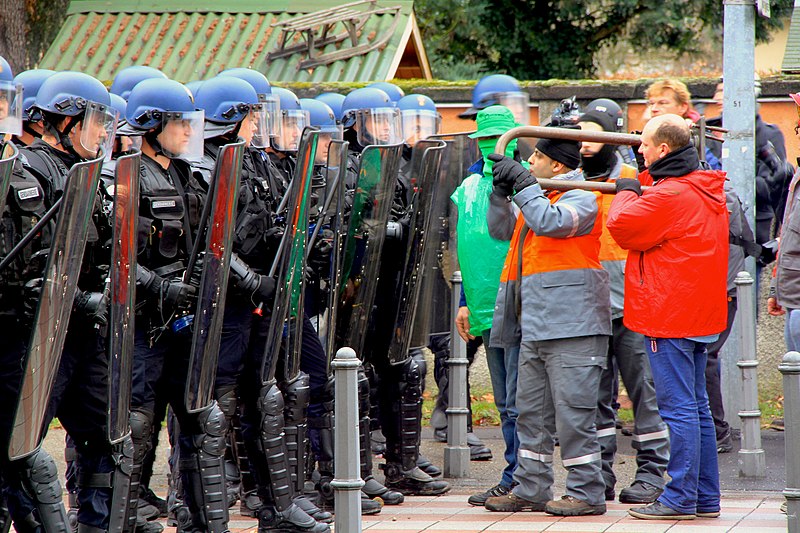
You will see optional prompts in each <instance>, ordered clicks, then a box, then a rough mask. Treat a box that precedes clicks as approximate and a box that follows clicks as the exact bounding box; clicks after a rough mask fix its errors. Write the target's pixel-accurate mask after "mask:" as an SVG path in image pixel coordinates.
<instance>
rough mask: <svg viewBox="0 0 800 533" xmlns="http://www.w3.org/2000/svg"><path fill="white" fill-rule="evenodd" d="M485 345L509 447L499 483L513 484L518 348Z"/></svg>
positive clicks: (516, 442)
mask: <svg viewBox="0 0 800 533" xmlns="http://www.w3.org/2000/svg"><path fill="white" fill-rule="evenodd" d="M491 331H492V330H491V329H487V330H486V331H484V332H483V335H482V336H483V338H484V339H489V338H491ZM484 346H486V363H487V365H488V366H489V376H490V377H491V379H492V392H493V393H494V404H495V405H496V406H497V410H498V411H499V412H500V428H501V430H502V431H503V440H504V441H505V443H506V449H505V451H504V452H503V457H505V460H506V467H505V468H504V469H503V476H502V478H501V479H500V484H501V485H503V486H505V487H509V488H510V487H511V484H512V482H513V481H514V470H516V468H517V450H518V449H519V437H518V436H517V415H518V414H519V412H518V411H517V369H518V367H519V347H516V348H511V349H508V350H504V349H503V348H489V345H488V343H484Z"/></svg>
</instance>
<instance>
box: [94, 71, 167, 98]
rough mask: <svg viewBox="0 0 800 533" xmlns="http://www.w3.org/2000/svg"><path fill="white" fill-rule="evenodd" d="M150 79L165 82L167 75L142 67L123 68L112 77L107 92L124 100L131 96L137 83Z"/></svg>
mask: <svg viewBox="0 0 800 533" xmlns="http://www.w3.org/2000/svg"><path fill="white" fill-rule="evenodd" d="M151 78H156V79H161V80H166V79H168V78H167V75H166V74H164V73H163V72H161V71H160V70H158V69H157V68H153V67H146V66H144V65H133V66H130V67H125V68H124V69H122V70H120V71H119V72H117V75H116V76H114V81H113V82H112V83H111V88H110V89H109V90H108V92H110V93H111V94H117V95H119V96H121V97H122V98H124V99H125V100H127V99H128V97H129V96H130V94H131V90H132V89H133V88H134V87H135V86H136V84H137V83H139V82H140V81H144V80H149V79H151Z"/></svg>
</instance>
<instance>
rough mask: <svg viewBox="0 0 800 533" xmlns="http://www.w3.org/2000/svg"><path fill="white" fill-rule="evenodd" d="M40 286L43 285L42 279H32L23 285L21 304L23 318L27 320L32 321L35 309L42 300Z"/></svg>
mask: <svg viewBox="0 0 800 533" xmlns="http://www.w3.org/2000/svg"><path fill="white" fill-rule="evenodd" d="M42 285H44V279H43V278H33V279H32V280H30V281H28V282H27V283H25V288H24V289H23V297H22V299H23V302H22V304H23V306H24V308H25V316H26V317H27V318H29V319H33V317H35V316H36V309H37V308H38V307H39V300H41V298H42Z"/></svg>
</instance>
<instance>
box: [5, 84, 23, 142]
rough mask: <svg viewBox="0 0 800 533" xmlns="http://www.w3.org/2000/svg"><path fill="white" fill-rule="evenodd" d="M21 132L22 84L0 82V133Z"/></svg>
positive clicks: (15, 133)
mask: <svg viewBox="0 0 800 533" xmlns="http://www.w3.org/2000/svg"><path fill="white" fill-rule="evenodd" d="M5 133H10V134H11V135H21V134H22V85H21V84H18V85H14V84H13V83H10V82H6V83H0V135H2V134H5Z"/></svg>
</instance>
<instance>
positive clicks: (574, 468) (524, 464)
mask: <svg viewBox="0 0 800 533" xmlns="http://www.w3.org/2000/svg"><path fill="white" fill-rule="evenodd" d="M490 158H494V159H493V160H494V161H496V162H495V165H494V168H493V177H494V181H493V183H494V189H493V192H492V194H491V197H490V205H489V211H488V217H487V220H488V224H489V232H490V234H491V235H492V236H493V237H494V238H496V239H511V247H510V248H509V251H508V255H507V256H506V262H505V265H504V266H503V271H502V274H501V277H500V289H499V291H498V295H497V303H496V305H495V314H494V320H493V323H492V336H491V341H490V345H491V346H499V347H504V348H510V347H512V346H519V347H520V352H519V374H518V378H517V408H518V410H519V418H518V419H517V434H518V436H519V442H520V445H519V452H518V462H517V470H516V472H515V473H514V481H516V482H517V483H518V485H517V486H516V487H515V488H514V489H513V492H511V493H510V494H508V495H506V496H498V497H495V498H489V500H487V502H486V508H487V509H489V510H490V511H521V510H532V511H546V512H548V513H550V514H555V515H561V516H577V515H592V514H603V513H605V512H606V504H605V500H604V494H605V483H604V482H603V477H602V475H601V455H600V444H599V443H598V440H597V431H596V429H595V417H596V415H597V398H598V389H599V385H600V376H601V374H602V371H603V369H604V368H605V366H606V354H607V351H608V336H609V335H610V334H611V311H610V305H609V282H608V273H607V272H606V271H605V270H603V268H602V266H601V265H600V259H599V250H600V234H601V233H602V198H601V195H600V194H599V193H592V192H588V191H580V190H572V191H569V192H565V193H561V192H556V191H544V190H542V188H541V187H540V186H539V184H538V182H537V180H536V177H540V178H553V179H560V180H583V179H584V178H583V173H582V172H581V171H580V170H577V168H578V167H579V166H580V151H579V148H578V143H576V142H574V141H573V142H569V141H559V140H550V139H541V140H540V141H539V142H538V143H537V144H536V149H535V150H534V152H533V155H532V156H531V159H530V160H529V161H530V163H531V170H530V172H529V171H527V170H526V169H525V168H524V167H522V165H520V164H519V163H517V162H515V161H514V160H513V159H510V158H507V157H500V156H498V155H492V156H490ZM515 208H516V209H515ZM517 210H518V211H519V213H520V215H519V216H516V215H515V212H516V211H517ZM556 434H557V436H558V439H559V441H560V444H561V458H562V463H563V464H564V467H565V468H566V469H567V470H568V473H567V484H566V485H567V486H566V495H565V496H563V497H562V498H561V499H559V500H553V492H552V485H553V464H552V463H553V446H554V441H553V437H554V436H555V435H556Z"/></svg>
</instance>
